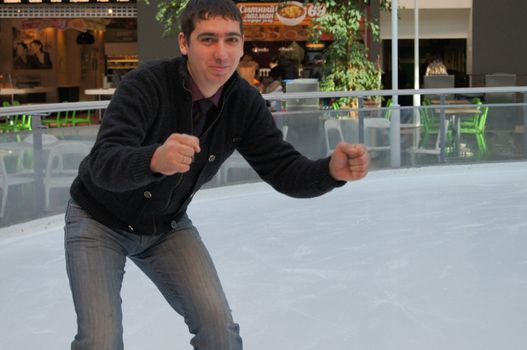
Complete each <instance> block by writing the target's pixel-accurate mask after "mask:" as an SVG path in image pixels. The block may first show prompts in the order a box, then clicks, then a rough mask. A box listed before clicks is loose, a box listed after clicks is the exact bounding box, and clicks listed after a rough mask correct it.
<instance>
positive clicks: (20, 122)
mask: <svg viewBox="0 0 527 350" xmlns="http://www.w3.org/2000/svg"><path fill="white" fill-rule="evenodd" d="M2 106H3V107H10V106H11V104H10V103H9V101H4V102H2ZM12 106H20V102H18V101H13V104H12ZM0 130H2V131H3V132H12V131H23V130H31V115H26V114H14V115H10V116H8V117H7V118H5V122H3V123H1V124H0Z"/></svg>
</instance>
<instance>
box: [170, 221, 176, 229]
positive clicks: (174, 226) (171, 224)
mask: <svg viewBox="0 0 527 350" xmlns="http://www.w3.org/2000/svg"><path fill="white" fill-rule="evenodd" d="M170 227H172V228H176V227H177V221H176V220H172V221H170Z"/></svg>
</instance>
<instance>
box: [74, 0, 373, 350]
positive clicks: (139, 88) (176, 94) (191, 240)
mask: <svg viewBox="0 0 527 350" xmlns="http://www.w3.org/2000/svg"><path fill="white" fill-rule="evenodd" d="M241 21H242V20H241V15H240V13H239V11H238V10H237V8H236V7H235V5H234V3H233V1H231V0H191V1H190V2H189V4H188V6H187V8H186V9H185V11H184V12H183V14H182V17H181V33H180V34H179V46H180V50H181V53H182V54H183V55H184V57H182V58H177V59H173V60H167V61H161V62H155V63H149V64H146V65H144V66H142V67H140V68H139V69H136V70H134V71H132V72H130V73H128V74H127V75H126V76H125V77H124V78H123V80H122V81H121V83H120V85H119V87H118V89H117V90H116V92H115V94H114V96H113V98H112V101H111V102H110V104H109V106H108V109H107V110H106V113H105V116H104V119H103V123H102V125H101V127H100V130H99V134H98V136H97V140H96V142H95V145H94V147H93V149H92V151H91V153H90V155H88V156H87V157H86V159H84V160H83V162H82V163H81V165H80V168H79V176H78V177H77V179H76V180H75V181H74V183H73V185H72V188H71V196H72V200H71V201H70V203H69V205H68V208H67V212H66V226H65V247H66V264H67V271H68V277H69V280H70V286H71V291H72V295H73V301H74V305H75V311H76V313H77V325H78V330H77V335H76V336H75V339H74V340H73V343H72V349H96V350H103V349H123V339H122V333H123V329H122V311H121V299H120V289H121V284H122V280H123V274H124V265H125V260H126V258H127V257H128V258H129V259H130V260H132V261H133V262H134V263H135V264H137V265H138V266H139V268H141V269H142V271H144V273H145V274H146V275H147V276H148V277H149V278H150V279H151V280H152V281H153V282H154V283H155V284H156V286H157V287H158V288H159V290H160V291H161V293H162V294H163V296H164V297H165V298H166V300H167V301H168V303H169V304H170V306H172V307H173V308H174V309H175V310H176V311H177V312H178V313H180V314H181V315H182V316H183V317H184V320H185V322H186V324H187V325H188V327H189V331H190V332H191V333H192V334H194V337H193V338H192V340H191V344H192V345H193V346H194V349H201V350H227V349H229V350H234V349H236V350H239V349H242V341H241V338H240V336H239V327H238V325H237V324H236V323H234V321H233V319H232V315H231V311H230V309H229V305H228V303H227V300H226V298H225V295H224V293H223V290H222V287H221V284H220V281H219V279H218V276H217V273H216V271H215V268H214V265H213V263H212V261H211V258H210V256H209V254H208V252H207V249H206V248H205V246H204V244H203V242H202V241H201V239H200V237H199V234H198V231H197V229H196V228H195V227H194V226H193V225H192V222H191V221H190V219H189V218H188V217H187V215H186V208H187V206H188V204H189V202H190V201H191V199H192V197H193V196H194V193H195V192H196V191H197V190H198V189H199V188H200V186H201V185H203V184H204V183H205V182H207V181H208V180H210V179H211V178H212V177H213V176H214V174H215V173H216V172H217V171H218V169H219V167H220V165H221V163H222V162H223V161H224V160H225V159H226V158H227V157H228V156H229V155H230V154H231V153H232V152H233V151H234V150H235V149H237V150H238V151H239V152H240V153H241V154H242V155H244V156H245V157H246V159H247V160H248V161H249V163H250V164H251V166H252V167H253V168H254V169H255V170H256V171H257V172H258V174H259V175H260V176H261V177H262V179H264V180H265V181H267V182H268V183H270V184H271V185H272V186H273V187H274V188H276V189H277V190H278V191H280V192H283V193H285V194H288V195H290V196H295V197H312V196H317V195H321V194H323V193H325V192H328V191H330V190H331V189H333V188H334V187H337V186H341V185H343V184H344V181H348V180H358V179H360V178H362V177H364V176H365V175H366V173H367V168H368V156H367V153H366V151H365V149H364V147H363V146H360V145H350V144H344V143H343V144H340V145H338V146H337V147H336V149H335V152H334V153H333V155H332V156H331V158H327V159H321V160H317V161H312V160H308V159H306V158H305V157H303V156H302V155H300V154H299V153H298V152H297V151H295V150H294V149H293V148H292V147H291V145H289V144H288V143H286V142H284V141H283V140H282V137H281V133H280V131H279V130H278V129H277V128H276V127H275V124H274V121H273V118H272V116H271V114H270V112H269V111H268V109H267V107H266V104H265V101H264V100H263V99H262V97H261V96H260V94H259V92H258V91H257V90H256V89H254V88H253V87H251V86H250V85H249V84H248V83H247V82H246V81H245V80H243V79H241V78H240V77H239V76H238V74H237V73H236V72H235V70H236V67H237V65H238V62H239V60H240V58H241V57H242V55H243V34H242V22H241Z"/></svg>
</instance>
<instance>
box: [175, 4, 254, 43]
mask: <svg viewBox="0 0 527 350" xmlns="http://www.w3.org/2000/svg"><path fill="white" fill-rule="evenodd" d="M213 17H223V18H224V19H230V20H233V21H236V22H239V23H240V33H241V34H242V35H243V23H242V15H241V13H240V10H238V8H237V7H236V4H235V3H234V1H233V0H190V1H189V3H188V5H187V7H186V8H185V9H184V10H183V12H182V13H181V17H180V22H181V32H182V33H183V35H184V36H185V38H186V39H187V40H188V41H190V34H191V33H192V32H193V31H194V29H195V28H196V23H197V22H198V21H201V20H206V19H209V18H213Z"/></svg>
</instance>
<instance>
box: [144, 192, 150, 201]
mask: <svg viewBox="0 0 527 350" xmlns="http://www.w3.org/2000/svg"><path fill="white" fill-rule="evenodd" d="M143 196H145V198H146V199H150V198H152V192H150V191H144V192H143Z"/></svg>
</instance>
